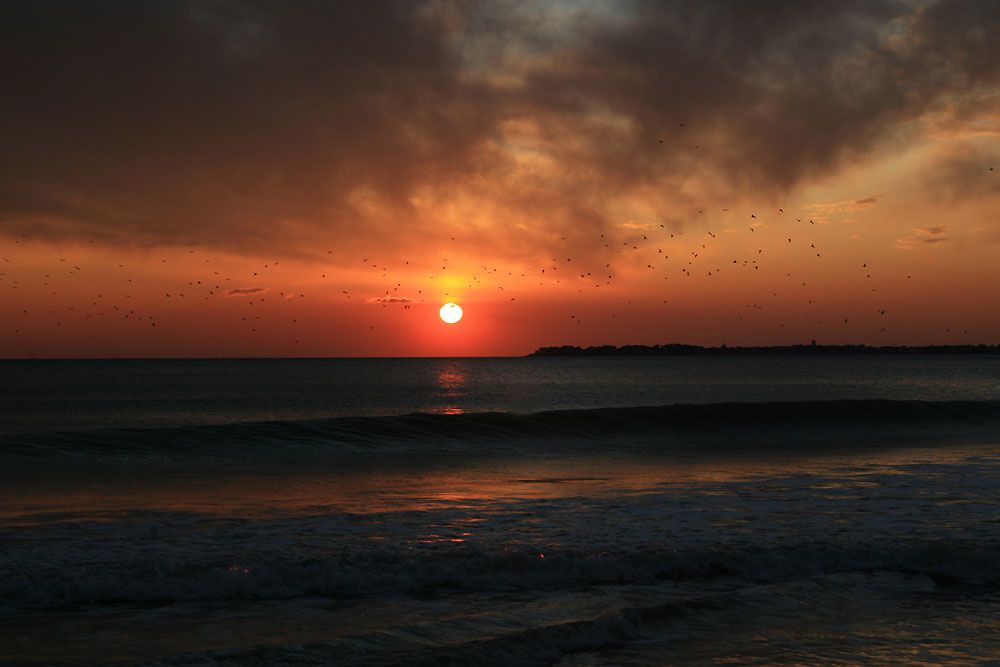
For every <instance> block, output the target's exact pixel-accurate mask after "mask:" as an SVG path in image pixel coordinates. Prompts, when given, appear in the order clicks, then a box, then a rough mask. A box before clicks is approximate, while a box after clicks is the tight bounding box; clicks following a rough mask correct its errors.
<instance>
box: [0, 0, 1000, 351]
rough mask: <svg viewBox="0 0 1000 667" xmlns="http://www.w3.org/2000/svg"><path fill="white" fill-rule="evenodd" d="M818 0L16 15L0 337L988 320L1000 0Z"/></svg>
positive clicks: (998, 206)
mask: <svg viewBox="0 0 1000 667" xmlns="http://www.w3.org/2000/svg"><path fill="white" fill-rule="evenodd" d="M827 4H833V3H825V4H817V5H810V4H807V3H805V4H803V3H797V4H794V5H791V4H790V5H788V6H784V7H783V8H781V9H775V8H773V7H772V8H770V9H768V10H764V9H763V8H761V7H760V6H757V7H756V8H755V7H753V6H749V5H746V6H745V5H739V4H737V5H731V4H729V3H724V2H720V3H712V2H707V3H704V4H699V5H698V6H697V7H695V6H694V5H690V4H683V5H678V6H674V5H665V4H663V3H650V4H646V3H642V2H637V3H631V2H608V3H587V4H584V5H580V4H572V5H570V4H564V3H559V2H549V3H541V4H532V5H520V4H516V3H515V4H510V5H505V4H502V5H497V4H492V5H488V6H480V5H468V6H465V5H463V6H461V7H457V6H453V5H450V4H447V3H427V4H414V5H406V6H404V7H402V8H401V7H398V6H391V5H388V4H384V5H380V6H378V7H365V8H362V7H325V6H320V5H317V6H313V5H308V4H303V5H300V6H298V7H297V8H296V9H295V10H289V11H286V12H283V13H279V12H276V11H275V8H274V7H270V6H268V5H264V4H258V3H250V2H247V3H243V2H232V3H219V4H217V5H211V6H209V5H199V6H198V8H197V9H191V8H190V7H188V8H181V7H180V6H176V7H174V6H171V8H170V9H168V8H166V7H167V6H157V7H155V8H149V7H146V8H142V7H138V6H135V7H133V6H131V5H128V4H126V5H124V6H123V8H122V9H121V11H120V12H118V13H114V12H105V11H93V10H88V9H86V8H78V9H74V10H73V12H71V13H74V15H73V16H65V15H60V16H55V15H51V13H47V12H46V10H45V9H44V7H41V8H34V9H33V8H19V9H18V10H4V11H5V12H10V13H14V14H15V15H13V16H7V17H6V18H7V19H8V20H7V21H6V22H5V23H6V24H7V25H12V26H13V29H12V30H10V32H9V34H5V35H4V37H3V39H4V40H5V41H8V42H9V43H7V44H4V47H5V48H4V51H5V52H11V53H14V54H15V57H14V58H13V59H11V62H10V63H8V64H7V65H4V68H5V75H7V76H6V78H7V79H8V80H9V83H8V85H7V86H5V88H7V89H9V90H11V91H12V96H11V100H12V101H13V103H12V104H7V105H5V106H4V108H3V109H2V110H0V120H2V121H3V122H2V123H0V133H2V135H0V136H2V137H3V141H4V146H8V147H10V149H9V150H6V151H5V154H4V156H3V157H2V158H0V177H2V178H0V183H2V185H0V218H2V220H0V356H2V357H26V356H42V357H77V356H82V357H91V356H96V357H117V356H132V357H135V356H357V355H361V356H397V355H398V356H409V355H418V356H422V355H441V356H449V355H508V354H514V355H516V354H525V353H527V352H530V351H531V350H533V349H534V348H535V347H538V346H541V345H561V344H575V345H596V344H618V345H621V344H630V343H645V344H653V343H665V342H686V343H696V344H706V345H717V344H721V343H728V344H729V345H739V344H787V343H799V342H808V341H810V340H812V339H816V340H817V341H818V342H821V343H869V344H928V343H965V342H974V343H981V342H983V343H1000V308H998V307H997V304H998V303H1000V261H998V258H1000V252H998V251H1000V159H998V158H1000V87H998V86H1000V55H998V54H997V53H996V50H995V49H994V48H993V47H992V44H991V43H990V35H991V34H996V32H995V31H994V30H992V28H990V26H992V27H993V28H1000V10H998V9H997V6H996V5H995V4H986V3H979V4H976V3H973V4H972V5H969V6H962V7H959V6H956V3H951V2H944V1H942V2H931V3H906V2H904V3H899V4H894V3H889V4H886V5H879V4H877V3H869V4H868V5H862V6H861V7H849V6H847V5H846V4H843V5H838V6H827ZM755 26H756V27H760V28H761V30H760V31H756V32H755ZM764 27H766V31H764V30H763V28H764ZM330 31H333V33H335V34H334V35H333V37H337V36H339V38H338V39H333V38H332V37H331V32H330ZM757 32H766V37H765V36H764V35H760V34H757ZM136 34H140V35H142V36H143V39H137V38H136V37H135V35H136ZM95 43H97V44H101V45H102V46H101V48H93V45H94V44H95ZM810 221H811V222H810ZM789 239H791V241H789ZM661 251H662V252H661ZM543 270H544V272H543ZM609 276H610V277H609ZM168 295H169V296H168ZM182 295H183V296H182ZM386 299H392V300H390V301H386ZM446 301H456V302H458V303H460V304H461V305H462V307H463V308H464V309H465V318H464V319H463V321H462V322H461V323H459V324H457V325H454V326H449V325H445V324H444V323H442V322H441V321H440V319H439V318H438V316H437V310H438V308H439V307H440V305H441V304H442V303H444V302H446ZM883 310H884V311H885V312H884V313H882V312H881V311H883ZM25 311H27V312H25ZM845 318H846V319H847V323H846V324H845V323H844V319H845ZM154 323H155V326H153V324H154Z"/></svg>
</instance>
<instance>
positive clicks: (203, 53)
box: [0, 1, 491, 245]
mask: <svg viewBox="0 0 1000 667" xmlns="http://www.w3.org/2000/svg"><path fill="white" fill-rule="evenodd" d="M415 7H416V6H415V5H412V4H409V3H392V2H374V3H288V4H284V3H257V2H226V1H221V2H140V3H136V2H131V1H128V2H97V3H46V2H10V3H5V4H4V5H3V11H2V19H0V22H2V23H3V25H4V28H3V31H2V35H3V37H2V39H3V49H2V52H3V54H4V62H3V65H2V67H3V84H4V85H3V91H4V92H3V95H4V100H5V101H4V102H3V107H2V118H0V122H2V125H0V131H2V135H0V136H2V139H3V147H4V150H3V153H4V156H3V163H2V167H0V176H2V178H0V205H2V207H3V209H4V210H6V211H7V212H8V213H13V214H22V215H23V214H44V216H46V217H49V218H53V219H56V220H72V221H77V222H80V223H82V225H83V227H84V229H79V228H76V229H74V232H76V233H81V234H82V233H84V230H85V229H87V228H89V229H91V230H93V231H95V232H97V231H98V230H108V229H111V230H113V232H114V233H117V234H118V235H120V236H121V237H122V240H135V241H138V242H161V241H162V242H175V241H176V242H195V241H199V240H203V241H207V242H213V241H216V242H220V243H225V244H228V245H233V244H244V245H260V244H262V243H264V242H265V241H268V240H272V239H280V238H281V237H282V236H284V235H291V234H294V233H297V232H301V231H302V230H301V229H299V228H298V227H297V224H298V223H300V222H305V223H307V225H308V224H313V223H315V222H316V221H317V220H320V219H328V218H329V217H330V215H328V214H332V216H333V217H334V218H336V217H337V215H338V214H339V215H343V208H344V206H343V205H344V202H345V200H346V198H347V197H348V195H349V194H350V193H351V192H352V191H354V190H356V189H358V188H366V187H370V188H374V189H377V191H378V192H379V194H380V195H382V196H385V197H388V198H389V200H390V201H391V202H392V203H394V204H398V205H400V206H401V207H402V206H403V204H404V203H405V200H406V196H407V195H408V193H409V192H410V190H411V189H412V187H413V185H414V183H416V182H417V181H419V180H421V179H427V178H447V177H448V174H449V173H450V172H453V171H455V170H458V169H460V168H461V166H462V165H463V163H464V153H465V151H466V150H467V149H468V148H469V146H470V145H471V144H472V143H473V141H474V140H476V139H477V138H478V137H479V136H480V135H481V133H482V128H481V126H488V125H489V124H490V123H491V120H490V117H489V114H486V113H484V109H485V107H484V106H483V99H482V98H483V93H482V92H481V91H477V90H476V87H475V86H462V87H458V86H456V81H455V63H454V62H453V56H452V55H451V54H449V53H448V52H447V50H446V49H445V45H444V39H445V34H444V32H443V31H444V27H443V26H441V25H440V24H439V23H436V22H434V21H433V20H431V19H427V20H422V19H421V16H420V15H419V13H418V12H417V11H416V10H415ZM474 96H475V97H474ZM234 228H235V229H238V230H239V236H238V237H237V238H233V237H232V236H231V234H230V232H231V231H233V229H234ZM32 231H36V232H37V231H38V230H37V229H35V230H32ZM50 231H51V233H52V234H58V233H59V230H58V229H52V230H50Z"/></svg>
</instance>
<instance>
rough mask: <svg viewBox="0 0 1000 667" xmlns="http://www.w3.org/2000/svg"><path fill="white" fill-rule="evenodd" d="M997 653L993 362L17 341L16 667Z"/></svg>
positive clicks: (1, 625)
mask: <svg viewBox="0 0 1000 667" xmlns="http://www.w3.org/2000/svg"><path fill="white" fill-rule="evenodd" d="M943 663H946V664H963V665H965V664H968V665H981V664H1000V357H997V356H968V355H962V356H942V355H934V356H927V357H923V356H907V357H881V356H838V357H808V356H782V357H749V356H748V357H646V358H573V357H566V358H502V359H336V360H330V359H325V360H309V359H302V360H149V361H124V360H122V361H118V360H116V361H0V664H2V665H134V664H141V665H213V666H223V665H233V666H236V665H265V664H266V665H272V664H273V665H327V664H330V665H396V664H400V665H432V664H433V665H442V664H443V665H449V664H454V665H465V664H477V665H554V664H558V665H573V666H578V665H579V666H583V665H662V664H695V665H698V664H704V665H745V664H760V665H772V664H843V665H855V664H876V665H878V664H882V665H898V664H927V665H932V664H933V665H936V664H943Z"/></svg>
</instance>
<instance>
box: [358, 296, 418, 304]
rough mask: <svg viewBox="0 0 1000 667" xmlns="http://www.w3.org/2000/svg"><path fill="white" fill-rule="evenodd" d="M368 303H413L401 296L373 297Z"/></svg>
mask: <svg viewBox="0 0 1000 667" xmlns="http://www.w3.org/2000/svg"><path fill="white" fill-rule="evenodd" d="M368 303H413V299H407V298H405V297H401V296H373V297H372V298H370V299H368Z"/></svg>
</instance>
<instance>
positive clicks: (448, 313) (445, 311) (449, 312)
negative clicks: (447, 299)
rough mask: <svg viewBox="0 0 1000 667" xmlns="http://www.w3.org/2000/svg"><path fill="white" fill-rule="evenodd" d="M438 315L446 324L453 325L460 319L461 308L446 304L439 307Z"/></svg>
mask: <svg viewBox="0 0 1000 667" xmlns="http://www.w3.org/2000/svg"><path fill="white" fill-rule="evenodd" d="M438 314H439V315H441V319H442V320H444V321H445V322H446V323H448V324H455V323H456V322H458V321H459V320H460V319H462V307H461V306H460V305H458V304H457V303H446V304H444V305H443V306H441V310H440V311H438Z"/></svg>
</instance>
